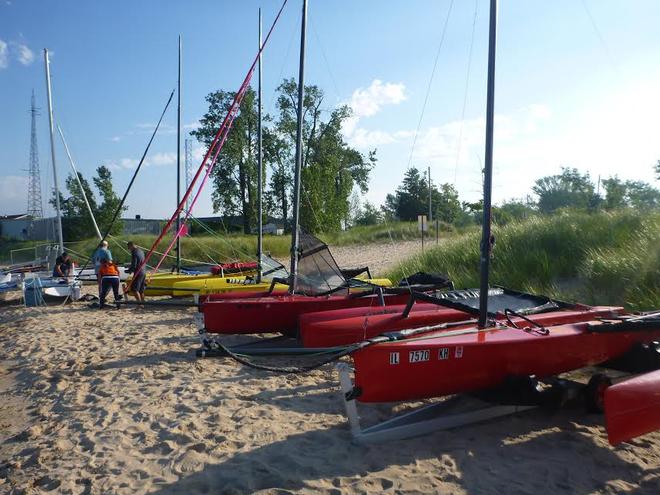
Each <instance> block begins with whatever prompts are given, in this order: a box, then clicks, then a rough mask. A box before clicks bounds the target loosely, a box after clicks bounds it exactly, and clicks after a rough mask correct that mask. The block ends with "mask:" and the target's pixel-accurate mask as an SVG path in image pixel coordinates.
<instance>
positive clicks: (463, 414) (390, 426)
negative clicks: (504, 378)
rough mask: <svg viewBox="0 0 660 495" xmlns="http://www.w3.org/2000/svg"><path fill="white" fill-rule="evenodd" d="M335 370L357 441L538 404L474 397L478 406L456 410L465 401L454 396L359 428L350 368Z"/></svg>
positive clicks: (472, 420)
mask: <svg viewBox="0 0 660 495" xmlns="http://www.w3.org/2000/svg"><path fill="white" fill-rule="evenodd" d="M336 369H337V371H338V372H339V382H340V385H341V392H342V398H343V401H344V406H345V408H346V416H347V418H348V423H349V426H350V428H351V433H352V435H353V438H354V440H355V441H356V442H359V443H377V442H386V441H391V440H401V439H405V438H410V437H416V436H420V435H424V434H426V433H431V432H434V431H439V430H447V429H450V428H456V427H459V426H466V425H471V424H475V423H480V422H482V421H487V420H489V419H494V418H500V417H503V416H508V415H510V414H514V413H518V412H522V411H527V410H529V409H534V408H536V407H538V406H520V405H513V406H510V405H492V404H490V403H488V402H484V401H477V400H475V403H476V404H478V407H475V408H472V409H470V410H465V409H463V410H462V411H456V409H457V408H458V406H459V404H460V402H462V401H463V400H464V398H463V397H461V396H456V397H453V398H451V399H447V400H445V401H443V402H440V403H436V404H431V405H429V406H424V407H421V408H419V409H416V410H414V411H411V412H408V413H405V414H401V415H399V416H395V417H394V418H392V419H388V420H387V421H383V422H382V423H378V424H376V425H374V426H369V427H367V428H362V426H361V425H360V416H359V414H358V410H357V404H356V402H355V399H347V397H349V395H348V394H349V393H350V392H351V391H352V390H353V381H352V380H351V376H350V373H351V371H352V368H351V367H350V366H349V365H348V364H347V363H338V364H337V365H336Z"/></svg>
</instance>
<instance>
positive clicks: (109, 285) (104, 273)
mask: <svg viewBox="0 0 660 495" xmlns="http://www.w3.org/2000/svg"><path fill="white" fill-rule="evenodd" d="M99 276H100V277H101V293H100V294H99V296H100V300H99V308H100V309H103V308H105V299H106V297H107V296H108V292H110V289H112V295H113V296H114V298H115V306H116V307H117V309H119V301H121V299H122V297H121V295H120V294H119V268H117V265H116V264H115V263H114V262H113V261H109V260H104V261H102V262H101V266H100V267H99Z"/></svg>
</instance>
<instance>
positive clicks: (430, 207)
mask: <svg viewBox="0 0 660 495" xmlns="http://www.w3.org/2000/svg"><path fill="white" fill-rule="evenodd" d="M428 170H429V225H430V224H431V222H432V221H433V208H432V204H431V167H429V169H428Z"/></svg>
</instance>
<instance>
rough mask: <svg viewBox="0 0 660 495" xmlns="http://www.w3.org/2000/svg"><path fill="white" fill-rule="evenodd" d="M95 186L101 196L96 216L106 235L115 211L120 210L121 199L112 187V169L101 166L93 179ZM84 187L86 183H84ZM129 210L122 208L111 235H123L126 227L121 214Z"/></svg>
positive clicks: (102, 231)
mask: <svg viewBox="0 0 660 495" xmlns="http://www.w3.org/2000/svg"><path fill="white" fill-rule="evenodd" d="M93 182H94V185H95V186H96V189H97V190H98V192H99V195H100V196H101V204H100V205H99V207H98V209H97V211H96V212H95V215H96V222H97V223H98V225H99V229H100V230H101V234H104V233H105V231H106V230H107V229H108V228H109V227H110V222H111V221H112V217H113V216H114V215H115V211H117V208H119V203H120V202H121V199H120V198H119V196H117V194H115V191H114V189H113V187H112V173H111V172H110V169H109V168H108V167H106V166H104V165H101V166H100V167H98V168H97V169H96V177H94V178H93ZM83 187H84V183H83ZM127 209H128V206H127V205H124V206H122V208H121V212H120V214H119V215H117V220H116V221H115V223H114V224H113V226H112V229H111V230H110V233H111V234H113V235H118V234H121V233H122V231H123V229H124V227H123V224H122V221H121V213H123V212H124V211H126V210H127Z"/></svg>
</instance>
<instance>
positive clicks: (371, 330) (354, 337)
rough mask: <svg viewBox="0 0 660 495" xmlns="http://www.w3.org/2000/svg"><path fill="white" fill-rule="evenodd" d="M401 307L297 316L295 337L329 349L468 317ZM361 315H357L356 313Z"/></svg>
mask: <svg viewBox="0 0 660 495" xmlns="http://www.w3.org/2000/svg"><path fill="white" fill-rule="evenodd" d="M404 308H405V305H400V306H391V307H387V308H382V309H379V308H362V309H361V310H342V311H333V312H325V313H308V314H305V315H303V316H301V317H300V322H299V331H298V336H299V338H300V340H301V342H302V343H303V346H304V347H333V346H339V345H347V344H352V343H355V342H360V341H362V340H366V339H370V338H372V337H375V336H377V335H381V334H383V333H385V332H392V331H396V330H403V329H407V328H419V327H424V326H427V325H439V324H442V323H448V322H456V321H463V320H466V319H468V318H469V315H468V314H467V313H465V312H464V311H459V310H456V309H451V308H446V307H442V306H437V305H434V304H416V305H414V306H413V308H412V311H411V312H410V314H409V315H408V316H407V317H404V316H403V309H404ZM616 309H619V308H610V307H603V308H599V307H596V308H589V309H587V310H583V311H553V312H551V313H543V314H539V315H535V316H534V320H535V321H538V322H539V323H541V324H544V325H551V324H558V323H568V322H573V321H577V320H584V319H585V318H594V317H596V316H605V315H609V314H611V313H612V311H613V310H616ZM360 313H361V314H360Z"/></svg>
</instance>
